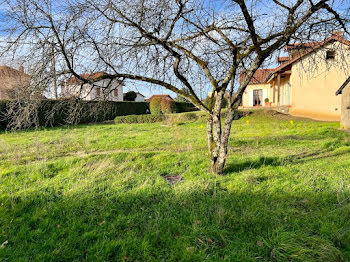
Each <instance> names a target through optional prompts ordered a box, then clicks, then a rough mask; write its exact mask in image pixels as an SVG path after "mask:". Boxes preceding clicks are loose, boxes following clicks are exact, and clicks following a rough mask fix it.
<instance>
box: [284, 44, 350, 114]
mask: <svg viewBox="0 0 350 262" xmlns="http://www.w3.org/2000/svg"><path fill="white" fill-rule="evenodd" d="M333 49H334V50H336V56H335V59H330V60H326V52H327V50H333ZM349 55H350V54H349V49H348V47H347V46H344V45H342V44H341V43H338V42H336V43H332V44H328V45H327V46H325V48H322V49H320V50H318V51H316V52H313V53H312V54H310V55H307V56H306V57H304V58H303V59H301V60H299V61H298V62H296V63H295V64H293V67H292V75H291V85H292V107H291V109H290V111H289V113H290V114H292V115H296V116H302V117H309V118H313V119H317V120H326V121H339V120H340V114H341V96H336V95H335V92H336V91H337V90H338V89H339V87H340V86H341V85H342V84H343V83H344V81H345V80H346V79H347V76H348V75H349V71H348V70H349V69H350V67H349V66H350V59H349Z"/></svg>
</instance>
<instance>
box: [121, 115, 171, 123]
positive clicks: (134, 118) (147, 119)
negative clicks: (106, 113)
mask: <svg viewBox="0 0 350 262" xmlns="http://www.w3.org/2000/svg"><path fill="white" fill-rule="evenodd" d="M166 118H167V116H166V115H130V116H117V117H116V118H115V119H114V123H116V124H141V123H156V122H162V121H164V120H165V119H166Z"/></svg>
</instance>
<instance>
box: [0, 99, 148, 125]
mask: <svg viewBox="0 0 350 262" xmlns="http://www.w3.org/2000/svg"><path fill="white" fill-rule="evenodd" d="M10 103H11V102H10V101H0V128H1V129H6V128H8V127H9V122H10V119H5V118H4V116H5V114H6V112H7V108H8V106H9V104H10ZM23 106H25V102H23ZM36 111H37V115H38V119H39V121H38V123H31V124H30V125H31V126H32V127H35V126H36V127H48V126H50V127H51V126H61V125H69V124H87V123H98V122H103V121H108V120H113V119H114V118H115V117H116V116H124V115H131V114H132V115H139V114H148V113H149V103H148V102H112V101H76V100H42V101H39V102H38V105H37V106H36ZM14 117H16V116H14ZM7 118H8V117H7Z"/></svg>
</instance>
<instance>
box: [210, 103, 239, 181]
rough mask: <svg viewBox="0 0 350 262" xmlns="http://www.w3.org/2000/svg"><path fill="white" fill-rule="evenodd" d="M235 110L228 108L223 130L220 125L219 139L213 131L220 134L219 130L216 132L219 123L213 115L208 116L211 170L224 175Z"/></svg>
mask: <svg viewBox="0 0 350 262" xmlns="http://www.w3.org/2000/svg"><path fill="white" fill-rule="evenodd" d="M235 112H236V110H234V109H229V110H228V112H227V116H226V119H225V122H224V126H223V128H222V130H221V125H220V137H218V138H217V139H214V137H213V133H214V134H216V135H218V132H216V131H217V130H216V128H217V125H215V123H214V121H213V118H212V117H208V120H207V131H208V132H207V133H208V148H209V153H210V172H212V173H215V174H218V175H222V174H223V173H224V168H225V166H226V159H227V149H228V141H229V137H230V133H231V126H232V121H233V120H234V117H235ZM214 136H215V135H214Z"/></svg>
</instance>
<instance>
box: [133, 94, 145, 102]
mask: <svg viewBox="0 0 350 262" xmlns="http://www.w3.org/2000/svg"><path fill="white" fill-rule="evenodd" d="M145 98H146V97H145V96H144V95H143V94H141V93H139V92H136V98H135V102H145Z"/></svg>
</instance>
